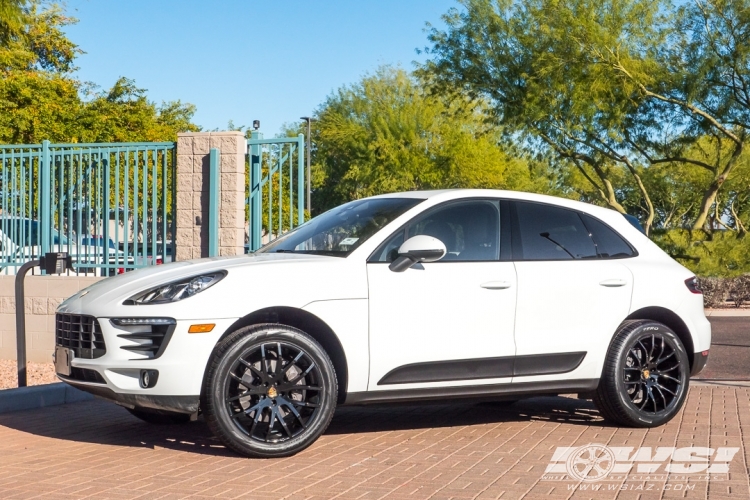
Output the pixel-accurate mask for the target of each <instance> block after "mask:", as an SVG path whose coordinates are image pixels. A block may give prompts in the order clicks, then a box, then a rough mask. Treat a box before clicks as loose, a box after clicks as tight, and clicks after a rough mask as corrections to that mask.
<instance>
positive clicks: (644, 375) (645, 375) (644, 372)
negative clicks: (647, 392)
mask: <svg viewBox="0 0 750 500" xmlns="http://www.w3.org/2000/svg"><path fill="white" fill-rule="evenodd" d="M641 373H642V374H643V378H648V377H649V376H650V375H651V372H650V371H649V370H648V368H647V369H645V370H643V372H641Z"/></svg>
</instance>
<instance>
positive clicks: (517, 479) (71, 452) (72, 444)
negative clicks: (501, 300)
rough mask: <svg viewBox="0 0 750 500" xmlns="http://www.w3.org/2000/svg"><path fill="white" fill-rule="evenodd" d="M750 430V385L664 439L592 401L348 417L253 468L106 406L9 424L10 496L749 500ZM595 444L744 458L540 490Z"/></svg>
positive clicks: (2, 430)
mask: <svg viewBox="0 0 750 500" xmlns="http://www.w3.org/2000/svg"><path fill="white" fill-rule="evenodd" d="M749 433H750V388H746V387H732V386H728V387H727V386H715V385H703V386H699V385H694V386H693V387H692V388H691V390H690V394H689V397H688V400H687V402H686V405H685V407H684V409H683V411H682V412H681V414H680V415H679V416H678V417H677V418H675V419H674V420H673V421H672V422H671V423H669V424H667V425H665V426H662V427H660V428H657V429H650V430H644V429H627V428H618V427H612V426H609V425H607V424H605V423H604V422H603V421H602V420H601V419H600V418H599V415H598V413H597V412H596V411H595V410H594V409H593V406H592V404H591V402H588V401H581V400H577V399H573V398H562V397H560V398H537V399H533V400H527V401H523V402H519V403H516V404H514V405H511V406H507V405H502V404H498V403H493V404H471V403H469V404H461V405H458V404H457V405H426V406H425V405H422V406H388V407H347V408H340V409H339V410H337V413H336V416H335V417H334V420H333V423H332V424H331V427H330V428H329V430H328V431H327V432H326V434H325V435H324V436H323V437H322V438H321V439H319V440H318V441H317V442H316V443H315V444H314V445H313V446H312V447H311V448H309V449H308V450H306V451H304V452H303V453H300V454H298V455H296V456H293V457H289V458H284V459H275V460H251V459H246V458H242V457H239V456H237V455H235V454H234V453H232V452H230V451H228V450H226V449H224V447H223V446H221V445H220V443H219V442H217V441H216V440H215V439H213V438H212V437H211V435H210V433H209V432H208V429H207V427H206V425H205V423H203V422H202V421H201V420H199V421H198V422H194V423H191V424H187V425H182V426H153V425H149V424H146V423H142V422H140V421H139V420H137V419H135V418H134V417H132V416H130V415H129V414H128V413H127V412H126V411H125V410H123V409H122V408H119V407H117V406H115V405H113V404H110V403H107V402H103V401H98V400H97V401H91V402H85V403H78V404H72V405H65V406H56V407H50V408H45V409H41V410H33V411H25V412H17V413H10V414H5V415H0V498H2V499H3V500H5V499H14V498H50V499H58V498H60V499H66V498H76V499H77V498H86V497H91V498H114V499H131V498H148V499H156V498H165V499H167V498H186V497H192V498H215V497H220V498H257V499H275V498H300V499H303V498H316V499H318V498H320V499H324V498H325V499H330V498H342V499H343V498H346V499H354V498H361V499H371V498H373V499H374V498H395V499H421V498H434V499H447V498H457V499H468V498H481V499H489V498H502V499H515V498H529V499H541V498H555V499H557V498H576V499H578V498H612V499H614V498H618V499H652V498H711V499H729V498H732V499H746V498H750V486H749V483H748V465H747V464H748V460H750V455H749V454H750V442H748V439H749V438H748V434H749ZM587 443H601V444H605V445H609V446H632V447H639V446H651V447H652V448H655V447H657V446H677V447H681V446H705V447H711V448H718V447H721V446H730V447H731V446H736V447H740V451H739V453H737V454H736V455H735V456H734V459H733V460H732V462H731V463H730V468H729V470H730V473H729V475H728V476H727V477H725V478H722V480H711V481H705V480H698V481H696V480H690V481H689V482H685V480H684V479H678V478H676V477H671V478H670V479H669V480H667V481H665V480H664V479H657V480H650V481H644V480H642V479H643V478H641V479H639V480H634V476H633V475H632V474H631V475H630V476H628V477H627V478H626V479H625V480H620V481H617V482H602V483H596V484H594V486H593V487H596V486H597V485H599V488H600V489H599V491H592V490H591V489H589V488H590V487H589V486H587V485H586V484H582V485H581V484H579V483H575V482H570V481H568V482H565V481H549V480H542V476H543V475H544V471H545V468H546V466H547V464H548V463H549V462H550V459H551V458H552V454H553V452H554V450H555V449H556V447H558V446H579V445H584V444H587ZM665 485H668V486H667V487H668V488H674V489H679V491H673V490H672V489H670V490H665V489H664V487H665ZM582 487H586V488H587V489H581V488H582ZM686 487H688V488H694V489H687V490H686V489H685V488H686ZM616 490H619V491H616Z"/></svg>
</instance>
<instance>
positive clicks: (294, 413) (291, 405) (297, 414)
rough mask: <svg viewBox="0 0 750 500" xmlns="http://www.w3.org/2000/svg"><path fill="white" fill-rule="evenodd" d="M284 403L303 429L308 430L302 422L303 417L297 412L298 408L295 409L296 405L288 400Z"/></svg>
mask: <svg viewBox="0 0 750 500" xmlns="http://www.w3.org/2000/svg"><path fill="white" fill-rule="evenodd" d="M284 403H285V406H286V407H287V408H289V411H291V412H292V415H294V417H295V418H296V419H297V421H298V422H299V425H300V426H301V427H302V428H303V429H307V426H306V425H305V423H304V422H303V421H302V415H300V413H299V412H298V411H297V408H295V407H294V404H289V400H287V399H286V398H284Z"/></svg>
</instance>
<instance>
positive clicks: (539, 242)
mask: <svg viewBox="0 0 750 500" xmlns="http://www.w3.org/2000/svg"><path fill="white" fill-rule="evenodd" d="M516 213H517V215H518V226H519V228H518V229H519V233H520V234H519V236H520V240H521V241H520V243H521V247H522V255H523V259H518V258H517V256H515V258H516V259H517V260H573V259H595V258H596V257H597V254H596V247H595V246H594V242H593V241H592V239H591V236H590V235H589V231H588V229H586V226H584V225H583V222H582V221H581V218H580V217H579V215H578V213H577V212H575V211H573V210H567V209H564V208H559V207H554V206H551V205H543V204H540V203H529V202H516ZM514 241H515V240H514ZM514 245H515V243H514Z"/></svg>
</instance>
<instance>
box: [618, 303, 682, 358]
mask: <svg viewBox="0 0 750 500" xmlns="http://www.w3.org/2000/svg"><path fill="white" fill-rule="evenodd" d="M626 319H650V320H652V321H658V322H659V323H662V324H664V325H667V326H668V327H669V328H671V329H672V331H673V332H674V333H675V334H676V335H677V337H679V339H680V340H681V341H682V344H683V345H684V346H685V350H686V351H687V355H688V359H690V368H691V369H692V367H693V354H694V352H693V351H694V350H695V346H694V345H693V337H692V336H691V335H690V330H688V327H687V325H686V324H685V322H684V321H682V319H681V318H680V317H679V316H677V315H676V314H675V313H673V312H672V311H670V310H669V309H665V308H663V307H656V306H653V307H644V308H643V309H638V310H637V311H635V312H634V313H632V314H631V315H630V316H628V317H627V318H626Z"/></svg>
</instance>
